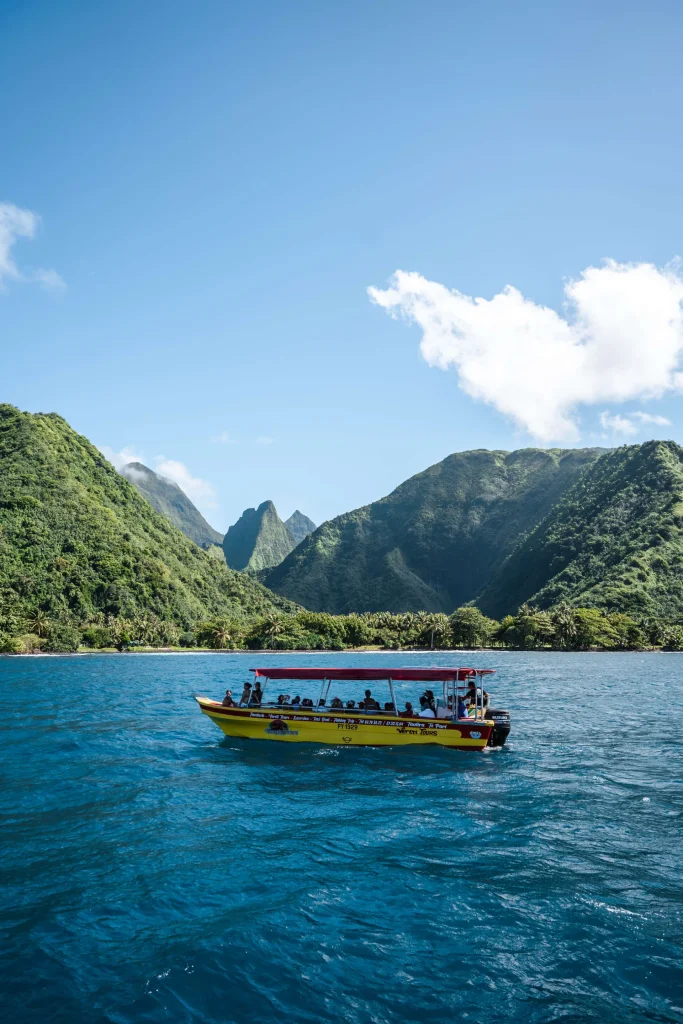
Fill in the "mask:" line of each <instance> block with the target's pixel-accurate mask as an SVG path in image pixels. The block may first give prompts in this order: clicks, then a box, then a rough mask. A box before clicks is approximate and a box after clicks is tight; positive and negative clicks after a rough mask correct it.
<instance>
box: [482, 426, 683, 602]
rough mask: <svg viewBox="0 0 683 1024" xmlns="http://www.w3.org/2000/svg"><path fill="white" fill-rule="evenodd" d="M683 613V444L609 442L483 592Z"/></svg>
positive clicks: (491, 597)
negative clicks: (613, 445) (612, 445)
mask: <svg viewBox="0 0 683 1024" xmlns="http://www.w3.org/2000/svg"><path fill="white" fill-rule="evenodd" d="M527 600H528V601H532V602H533V603H534V604H537V605H539V606H540V607H541V608H548V607H551V606H553V605H556V604H559V603H560V602H562V601H568V602H569V603H570V604H572V605H578V604H583V605H589V606H590V607H593V608H600V609H608V610H612V611H623V612H629V613H631V614H633V615H638V616H646V617H657V616H658V617H663V618H665V619H671V618H673V619H675V618H678V617H680V616H681V614H682V613H683V448H681V447H680V446H679V445H677V444H675V443H674V442H673V441H648V442H646V443H645V444H641V445H625V446H624V447H622V448H618V449H617V450H616V451H614V452H609V453H607V454H605V455H603V457H602V458H601V459H599V460H598V461H597V462H596V463H595V464H594V465H593V466H591V467H590V468H589V469H588V470H587V471H586V473H585V474H584V475H583V476H582V477H581V479H580V480H579V481H578V482H577V483H576V484H575V485H574V486H573V487H572V488H570V490H569V491H567V493H566V494H565V495H564V497H563V498H562V500H561V501H560V502H558V504H557V505H556V506H555V507H554V508H553V509H552V510H551V512H550V513H549V515H548V516H547V517H546V518H545V519H544V520H543V522H541V523H540V524H539V526H538V527H537V528H536V529H535V530H533V531H532V533H531V534H530V535H529V536H528V537H527V538H526V539H525V540H524V541H523V543H522V544H521V545H520V546H519V547H518V549H517V550H516V551H515V552H514V553H513V554H512V555H511V556H510V558H509V559H508V560H507V562H505V564H504V565H503V566H502V567H501V570H500V572H499V573H498V574H497V575H495V576H494V577H493V579H492V580H491V582H490V583H489V585H488V586H487V587H486V589H485V590H484V591H483V592H482V594H481V595H480V597H479V599H478V603H480V604H481V607H482V608H484V610H485V611H487V612H488V613H490V614H493V615H496V614H501V613H502V612H503V611H504V610H506V609H508V608H511V607H512V608H515V607H517V605H518V604H520V603H521V602H522V601H527Z"/></svg>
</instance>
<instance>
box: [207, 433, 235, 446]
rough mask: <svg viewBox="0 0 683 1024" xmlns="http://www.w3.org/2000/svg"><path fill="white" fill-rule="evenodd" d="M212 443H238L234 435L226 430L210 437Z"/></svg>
mask: <svg viewBox="0 0 683 1024" xmlns="http://www.w3.org/2000/svg"><path fill="white" fill-rule="evenodd" d="M209 440H210V441H211V443H212V444H237V441H236V440H235V438H234V437H231V435H230V434H229V433H228V431H227V430H224V431H223V432H222V433H221V434H214V435H213V437H211V438H209Z"/></svg>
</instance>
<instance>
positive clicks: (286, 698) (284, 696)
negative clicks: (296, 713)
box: [277, 693, 289, 706]
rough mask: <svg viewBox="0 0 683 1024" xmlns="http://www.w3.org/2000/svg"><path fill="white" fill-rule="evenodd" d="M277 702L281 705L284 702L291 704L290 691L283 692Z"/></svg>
mask: <svg viewBox="0 0 683 1024" xmlns="http://www.w3.org/2000/svg"><path fill="white" fill-rule="evenodd" d="M277 702H278V704H279V705H280V706H282V705H283V704H289V694H288V693H281V694H280V695H279V696H278V699H277Z"/></svg>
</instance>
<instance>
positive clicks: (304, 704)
mask: <svg viewBox="0 0 683 1024" xmlns="http://www.w3.org/2000/svg"><path fill="white" fill-rule="evenodd" d="M301 707H302V708H312V707H313V701H312V700H311V698H310V697H304V699H303V700H302V701H301Z"/></svg>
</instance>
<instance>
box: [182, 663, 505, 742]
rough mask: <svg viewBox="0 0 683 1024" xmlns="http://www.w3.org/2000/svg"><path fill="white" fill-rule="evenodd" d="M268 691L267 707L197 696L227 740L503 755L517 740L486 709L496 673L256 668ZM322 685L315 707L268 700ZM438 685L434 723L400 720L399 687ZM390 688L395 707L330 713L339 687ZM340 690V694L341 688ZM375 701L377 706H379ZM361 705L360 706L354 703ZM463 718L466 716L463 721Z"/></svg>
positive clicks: (497, 714)
mask: <svg viewBox="0 0 683 1024" xmlns="http://www.w3.org/2000/svg"><path fill="white" fill-rule="evenodd" d="M250 671H251V672H253V673H254V679H255V680H257V681H258V683H259V684H262V685H261V694H262V695H261V698H260V703H258V704H255V703H250V704H249V705H248V706H243V705H240V704H235V703H233V704H229V705H226V704H224V703H221V702H220V701H216V700H211V699H209V698H208V697H203V696H200V695H199V694H195V695H194V696H195V700H196V701H197V703H198V704H199V707H200V709H201V711H202V713H203V714H205V715H206V716H207V717H208V718H210V719H211V720H212V722H214V723H215V724H216V725H217V726H218V728H219V729H221V730H222V731H223V732H224V733H225V735H226V736H239V737H243V738H246V739H260V740H276V741H278V742H280V743H322V744H337V745H340V746H341V745H344V746H372V747H386V746H416V745H420V746H422V745H429V744H431V745H436V746H441V747H452V748H454V749H457V750H483V748H484V747H486V746H496V747H502V746H503V744H504V743H505V740H506V739H507V736H508V733H509V732H510V716H509V713H508V712H507V711H506V710H503V709H491V708H488V707H486V706H485V697H484V689H483V686H482V685H481V683H482V679H483V677H484V676H487V675H492V674H493V672H494V671H495V669H480V668H389V667H387V668H286V667H284V668H283V667H277V668H253V669H250ZM276 680H281V681H287V682H288V683H294V682H299V681H301V682H304V681H307V682H311V681H312V682H316V681H317V682H320V684H321V685H320V694H319V696H318V699H317V700H316V701H313V700H309V702H308V706H306V707H304V706H303V705H302V704H300V703H294V702H293V701H292V699H291V697H290V698H289V700H288V701H287V702H285V701H284V700H283V698H285V697H286V696H288V695H286V694H281V695H280V701H279V702H278V701H271V702H267V701H266V700H265V697H264V694H265V690H266V686H267V684H268V683H269V682H271V683H272V682H274V681H276ZM407 681H410V682H415V683H421V684H427V685H429V684H432V685H433V686H436V687H437V689H438V687H439V684H440V687H441V694H440V695H436V696H435V698H434V717H431V716H430V717H422V716H420V715H419V714H417V713H414V714H413V715H412V716H410V717H405V715H402V714H397V710H396V709H397V707H398V705H397V703H396V695H395V693H394V682H407ZM354 682H355V683H358V682H364V683H369V682H384V683H387V684H388V688H389V695H390V697H391V700H390V701H389V702H388V703H387V704H385V705H384V708H385V710H381V709H380V707H379V705H378V704H377V702H376V701H375V705H376V706H375V707H374V708H373V709H372V710H369V709H367V708H366V707H365V706H362V707H348V706H347V705H346V704H345V705H344V707H339V706H338V700H339V699H340V698H337V699H336V701H335V703H337V706H329V705H328V703H327V701H328V697H329V692H330V688H331V686H332V684H333V683H335V684H341V683H354ZM472 682H474V683H475V684H476V699H475V702H474V704H473V706H472V707H470V709H469V713H467V714H466V715H465V714H463V706H462V698H463V697H464V693H465V691H466V689H467V687H468V686H469V685H471V683H472ZM335 690H336V686H335ZM373 700H374V698H373ZM349 703H355V702H349ZM458 711H460V712H461V716H460V717H458Z"/></svg>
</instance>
